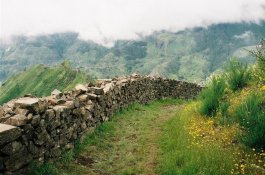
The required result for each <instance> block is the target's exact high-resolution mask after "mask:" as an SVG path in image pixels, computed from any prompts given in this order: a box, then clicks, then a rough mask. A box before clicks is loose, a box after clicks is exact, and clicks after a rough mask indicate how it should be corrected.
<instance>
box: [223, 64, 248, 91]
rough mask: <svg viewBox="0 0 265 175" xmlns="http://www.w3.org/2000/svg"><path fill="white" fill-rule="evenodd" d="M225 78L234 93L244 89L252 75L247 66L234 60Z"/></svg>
mask: <svg viewBox="0 0 265 175" xmlns="http://www.w3.org/2000/svg"><path fill="white" fill-rule="evenodd" d="M225 77H226V81H227V84H228V86H229V88H230V89H231V90H232V91H236V90H239V89H242V88H243V87H245V86H246V85H247V83H248V82H249V80H250V78H251V73H250V70H249V68H248V66H247V65H246V64H243V63H241V62H239V61H238V60H236V59H232V60H231V61H230V63H229V65H228V66H227V68H226V72H225Z"/></svg>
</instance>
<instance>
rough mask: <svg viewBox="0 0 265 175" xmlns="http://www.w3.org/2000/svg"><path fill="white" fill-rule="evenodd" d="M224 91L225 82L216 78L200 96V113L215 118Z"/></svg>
mask: <svg viewBox="0 0 265 175" xmlns="http://www.w3.org/2000/svg"><path fill="white" fill-rule="evenodd" d="M224 90H225V81H224V80H223V78H220V77H218V78H216V77H214V78H213V79H212V81H211V83H210V85H209V86H208V87H207V88H205V89H203V90H202V92H201V94H200V100H201V107H200V113H201V114H203V115H207V116H213V115H214V114H215V113H216V111H217V109H218V107H219V104H220V100H221V98H222V97H223V95H224Z"/></svg>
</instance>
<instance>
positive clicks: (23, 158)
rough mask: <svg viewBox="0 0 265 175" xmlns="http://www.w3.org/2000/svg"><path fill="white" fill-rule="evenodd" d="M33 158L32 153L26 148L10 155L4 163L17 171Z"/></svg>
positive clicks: (11, 169) (8, 167)
mask: <svg viewBox="0 0 265 175" xmlns="http://www.w3.org/2000/svg"><path fill="white" fill-rule="evenodd" d="M31 160H32V156H31V154H29V152H28V151H27V149H25V148H24V149H22V150H21V151H19V152H18V153H16V154H13V155H12V156H10V157H8V159H7V160H5V161H4V164H5V167H6V169H7V170H8V171H16V170H19V169H20V168H22V167H23V166H24V165H27V164H28V163H30V162H31Z"/></svg>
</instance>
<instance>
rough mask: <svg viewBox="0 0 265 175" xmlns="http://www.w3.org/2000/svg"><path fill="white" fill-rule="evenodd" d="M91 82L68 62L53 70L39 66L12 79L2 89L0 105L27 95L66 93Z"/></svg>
mask: <svg viewBox="0 0 265 175" xmlns="http://www.w3.org/2000/svg"><path fill="white" fill-rule="evenodd" d="M91 81H93V78H92V77H90V76H88V75H86V74H84V73H82V72H79V71H77V70H74V69H72V68H71V66H70V65H69V64H68V63H67V62H64V63H62V64H60V65H57V66H54V67H51V68H50V67H46V66H44V65H38V66H35V67H32V68H30V69H28V70H26V71H24V72H21V73H19V74H17V75H14V76H12V77H10V78H9V79H8V80H7V81H6V82H5V83H4V84H3V85H2V86H1V87H0V104H3V103H5V102H7V101H9V100H11V99H13V98H17V97H20V96H23V95H25V94H32V95H35V96H39V97H41V96H47V95H50V93H51V92H52V91H53V90H54V89H59V90H61V91H66V90H70V89H71V88H73V87H74V86H75V85H76V84H78V83H87V82H91Z"/></svg>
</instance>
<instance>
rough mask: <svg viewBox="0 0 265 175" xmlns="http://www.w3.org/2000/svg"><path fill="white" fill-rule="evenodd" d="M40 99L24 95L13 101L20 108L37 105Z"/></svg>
mask: <svg viewBox="0 0 265 175" xmlns="http://www.w3.org/2000/svg"><path fill="white" fill-rule="evenodd" d="M39 101H40V100H39V99H38V98H31V97H24V98H20V99H18V100H16V101H15V106H20V107H21V108H28V107H33V106H34V105H37V104H38V102H39Z"/></svg>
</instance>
